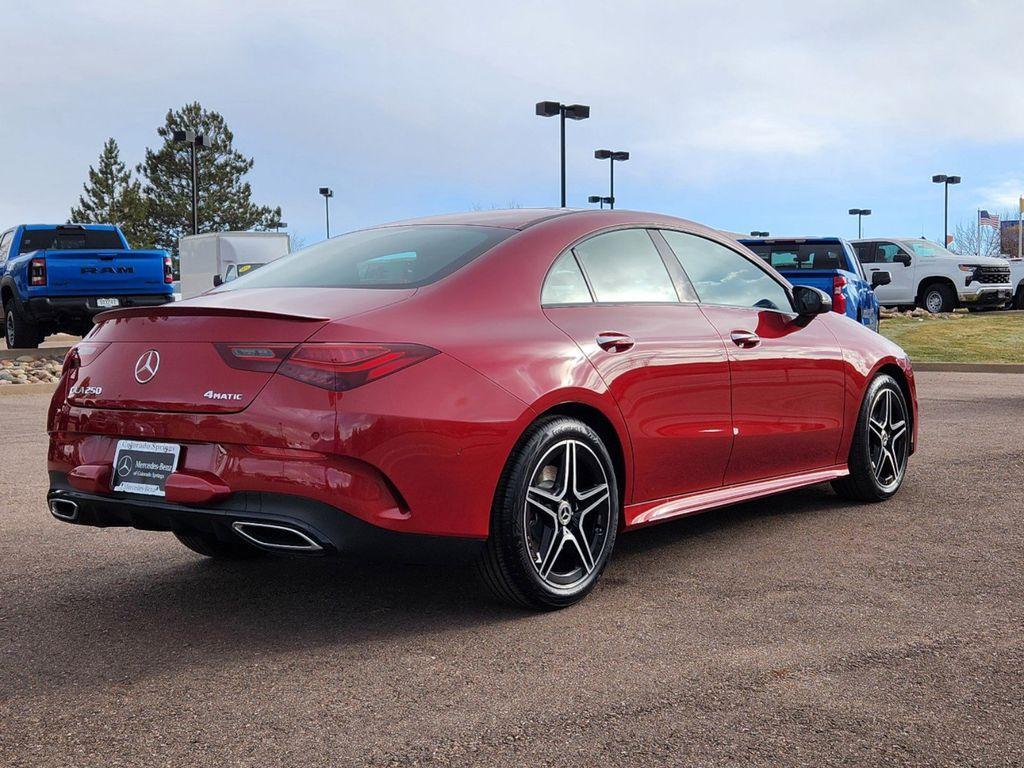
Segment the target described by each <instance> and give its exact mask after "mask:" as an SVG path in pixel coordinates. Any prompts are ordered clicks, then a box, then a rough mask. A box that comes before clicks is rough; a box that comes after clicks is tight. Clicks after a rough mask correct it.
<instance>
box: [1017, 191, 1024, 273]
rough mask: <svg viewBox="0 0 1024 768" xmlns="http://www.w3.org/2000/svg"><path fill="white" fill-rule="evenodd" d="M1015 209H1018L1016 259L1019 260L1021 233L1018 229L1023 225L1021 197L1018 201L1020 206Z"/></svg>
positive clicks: (1023, 203)
mask: <svg viewBox="0 0 1024 768" xmlns="http://www.w3.org/2000/svg"><path fill="white" fill-rule="evenodd" d="M1017 208H1018V211H1017V258H1018V259H1019V258H1020V257H1021V256H1020V246H1021V231H1020V229H1021V224H1024V197H1022V198H1021V199H1020V205H1018V206H1017Z"/></svg>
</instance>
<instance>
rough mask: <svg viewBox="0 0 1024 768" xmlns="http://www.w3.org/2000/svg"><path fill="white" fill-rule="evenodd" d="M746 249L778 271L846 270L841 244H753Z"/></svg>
mask: <svg viewBox="0 0 1024 768" xmlns="http://www.w3.org/2000/svg"><path fill="white" fill-rule="evenodd" d="M748 247H749V248H750V250H752V251H753V252H754V253H756V254H757V255H758V256H760V257H761V258H762V259H764V260H765V261H767V262H768V263H769V264H771V265H772V266H773V267H775V268H776V269H778V270H780V271H790V272H792V271H796V270H802V269H846V268H847V265H846V254H845V253H844V252H843V245H842V243H836V242H826V243H754V244H750V245H749V246H748Z"/></svg>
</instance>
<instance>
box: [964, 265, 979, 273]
mask: <svg viewBox="0 0 1024 768" xmlns="http://www.w3.org/2000/svg"><path fill="white" fill-rule="evenodd" d="M977 268H978V265H977V264H961V265H960V271H961V272H971V273H973V272H974V270H976V269H977Z"/></svg>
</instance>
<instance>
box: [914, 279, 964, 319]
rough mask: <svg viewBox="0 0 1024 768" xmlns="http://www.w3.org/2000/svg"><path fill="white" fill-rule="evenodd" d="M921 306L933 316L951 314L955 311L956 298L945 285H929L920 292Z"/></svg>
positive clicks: (951, 290)
mask: <svg viewBox="0 0 1024 768" xmlns="http://www.w3.org/2000/svg"><path fill="white" fill-rule="evenodd" d="M921 306H922V307H923V308H924V309H926V310H928V311H929V312H931V313H932V314H933V315H937V314H939V313H940V312H952V311H953V310H954V309H956V296H954V295H953V289H952V288H950V287H949V286H948V285H946V284H945V283H929V284H928V285H926V286H925V287H924V290H923V291H921Z"/></svg>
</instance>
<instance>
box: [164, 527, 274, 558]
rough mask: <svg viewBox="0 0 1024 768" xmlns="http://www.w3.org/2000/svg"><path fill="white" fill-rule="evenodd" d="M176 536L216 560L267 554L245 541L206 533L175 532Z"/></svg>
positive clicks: (198, 551)
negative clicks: (224, 539)
mask: <svg viewBox="0 0 1024 768" xmlns="http://www.w3.org/2000/svg"><path fill="white" fill-rule="evenodd" d="M174 538H176V539H177V540H178V541H180V542H181V543H182V544H184V545H185V546H186V547H188V548H189V549H191V550H192V551H193V552H195V553H197V554H200V555H203V556H204V557H210V558H213V559H214V560H251V559H253V558H256V557H263V556H265V555H266V554H267V553H266V552H264V551H263V550H262V549H257V548H256V547H254V546H251V545H250V544H246V543H245V542H244V541H223V540H221V539H218V538H217V537H216V536H212V535H210V534H206V533H175V534H174Z"/></svg>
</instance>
